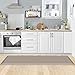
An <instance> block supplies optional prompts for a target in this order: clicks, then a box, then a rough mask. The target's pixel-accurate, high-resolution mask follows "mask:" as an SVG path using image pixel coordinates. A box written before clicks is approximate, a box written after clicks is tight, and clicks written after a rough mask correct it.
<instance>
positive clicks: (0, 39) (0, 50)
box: [0, 32, 3, 53]
mask: <svg viewBox="0 0 75 75" xmlns="http://www.w3.org/2000/svg"><path fill="white" fill-rule="evenodd" d="M2 52H3V38H2V32H0V53H2Z"/></svg>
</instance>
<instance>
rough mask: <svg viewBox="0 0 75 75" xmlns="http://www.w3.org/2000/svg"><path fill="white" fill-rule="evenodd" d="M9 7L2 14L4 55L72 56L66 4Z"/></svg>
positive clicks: (13, 4) (14, 4)
mask: <svg viewBox="0 0 75 75" xmlns="http://www.w3.org/2000/svg"><path fill="white" fill-rule="evenodd" d="M9 3H10V4H8V2H7V3H6V5H4V6H5V7H4V9H6V10H4V9H3V8H2V11H3V12H2V11H1V12H0V21H1V22H0V23H1V24H0V36H1V37H0V40H1V42H0V43H1V44H0V47H1V50H0V52H1V53H11V54H12V53H20V54H21V53H28V54H49V55H51V54H55V55H72V44H71V42H72V30H71V28H70V25H69V23H68V20H67V16H66V15H67V11H65V10H66V9H67V8H66V9H63V8H64V6H66V4H67V1H65V2H64V1H63V0H57V1H56V2H53V1H49V0H47V1H46V2H45V1H44V0H38V1H37V0H36V1H35V3H32V1H25V3H23V1H21V2H20V1H19V0H13V1H12V0H11V1H9ZM36 3H37V4H36ZM63 3H64V4H63ZM63 12H64V13H63ZM48 14H49V15H48ZM68 40H69V41H68ZM57 42H58V44H57Z"/></svg>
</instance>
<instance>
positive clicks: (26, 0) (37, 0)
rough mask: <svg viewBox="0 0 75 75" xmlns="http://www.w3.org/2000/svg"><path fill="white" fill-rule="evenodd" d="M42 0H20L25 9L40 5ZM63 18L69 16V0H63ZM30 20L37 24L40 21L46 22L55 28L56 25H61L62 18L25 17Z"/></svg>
mask: <svg viewBox="0 0 75 75" xmlns="http://www.w3.org/2000/svg"><path fill="white" fill-rule="evenodd" d="M41 3H42V0H20V4H21V5H22V6H24V7H25V10H26V9H28V8H29V7H30V6H32V5H40V6H41ZM62 18H63V19H66V18H67V0H62ZM27 20H28V21H30V22H31V24H33V25H37V23H38V22H44V23H45V25H47V26H48V27H49V28H53V27H54V26H55V25H61V24H62V23H61V20H60V19H41V18H40V19H25V22H26V21H27Z"/></svg>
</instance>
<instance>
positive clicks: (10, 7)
mask: <svg viewBox="0 0 75 75" xmlns="http://www.w3.org/2000/svg"><path fill="white" fill-rule="evenodd" d="M7 8H9V9H21V8H23V6H21V5H20V4H19V0H17V3H12V4H10V5H8V6H7Z"/></svg>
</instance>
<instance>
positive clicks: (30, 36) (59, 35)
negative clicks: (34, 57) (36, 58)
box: [21, 32, 72, 53]
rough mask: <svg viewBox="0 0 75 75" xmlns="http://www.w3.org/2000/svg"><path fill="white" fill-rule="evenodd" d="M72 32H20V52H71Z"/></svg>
mask: <svg viewBox="0 0 75 75" xmlns="http://www.w3.org/2000/svg"><path fill="white" fill-rule="evenodd" d="M71 35H72V32H22V33H21V36H22V37H21V38H22V40H21V43H22V45H21V46H22V53H72V51H71V50H72V47H71V45H72V43H71V42H72V38H71V37H72V36H71Z"/></svg>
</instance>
